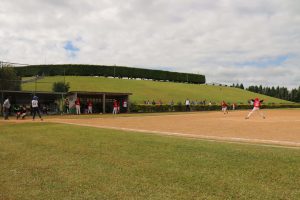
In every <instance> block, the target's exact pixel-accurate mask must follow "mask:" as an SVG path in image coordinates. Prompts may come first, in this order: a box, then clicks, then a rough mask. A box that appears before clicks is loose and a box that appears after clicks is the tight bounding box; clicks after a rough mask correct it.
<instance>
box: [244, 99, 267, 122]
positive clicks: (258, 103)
mask: <svg viewBox="0 0 300 200" xmlns="http://www.w3.org/2000/svg"><path fill="white" fill-rule="evenodd" d="M250 101H251V104H253V109H252V110H251V112H249V114H248V115H247V117H246V118H245V119H249V117H250V116H251V115H252V114H253V113H254V112H256V111H257V112H258V113H259V115H260V116H261V117H262V118H263V119H265V118H266V117H265V115H264V114H263V113H262V112H261V111H260V107H261V104H262V102H263V101H264V100H259V98H255V99H251V100H250Z"/></svg>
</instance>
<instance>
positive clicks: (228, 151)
mask: <svg viewBox="0 0 300 200" xmlns="http://www.w3.org/2000/svg"><path fill="white" fill-rule="evenodd" d="M0 128H1V129H0V130H1V131H0V162H1V165H0V199H272V200H274V199H299V198H300V167H299V166H300V150H299V149H288V148H276V147H264V146H256V145H247V144H229V143H222V142H209V141H201V140H194V139H185V138H177V137H168V136H159V135H151V134H141V133H133V132H122V131H114V130H106V129H97V128H92V127H79V126H71V125H63V124H51V123H27V124H8V123H6V124H5V123H4V122H2V123H1V122H0Z"/></svg>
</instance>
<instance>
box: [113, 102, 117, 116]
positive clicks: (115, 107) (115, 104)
mask: <svg viewBox="0 0 300 200" xmlns="http://www.w3.org/2000/svg"><path fill="white" fill-rule="evenodd" d="M113 107H114V109H113V114H114V115H115V114H117V113H118V101H117V100H115V99H114V103H113Z"/></svg>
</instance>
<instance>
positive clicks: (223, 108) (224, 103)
mask: <svg viewBox="0 0 300 200" xmlns="http://www.w3.org/2000/svg"><path fill="white" fill-rule="evenodd" d="M221 106H222V111H223V113H224V115H225V114H228V110H227V107H228V105H227V104H226V102H225V101H222V103H221Z"/></svg>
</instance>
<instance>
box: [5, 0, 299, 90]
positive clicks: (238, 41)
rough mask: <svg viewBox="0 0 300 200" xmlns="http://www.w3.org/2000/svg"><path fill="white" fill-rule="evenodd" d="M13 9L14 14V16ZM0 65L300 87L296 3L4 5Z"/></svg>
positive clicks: (137, 0)
mask: <svg viewBox="0 0 300 200" xmlns="http://www.w3.org/2000/svg"><path fill="white" fill-rule="evenodd" d="M12 10H13V12H11V11H12ZM0 26H1V27H4V28H1V29H0V43H1V45H0V55H1V57H0V60H5V61H10V62H18V63H27V64H59V63H72V64H74V63H77V64H100V65H121V66H133V67H141V68H150V69H164V70H170V71H178V72H190V73H200V74H204V75H206V79H207V81H208V82H217V83H224V84H232V83H243V84H244V85H246V86H247V85H253V84H256V85H264V86H273V85H274V86H276V85H280V86H287V87H289V88H292V87H298V86H299V85H300V83H299V80H300V66H299V63H300V51H299V49H300V1H296V0H251V1H241V0H214V1H212V0H185V1H182V0H172V1H166V0H152V1H148V0H128V1H123V0H110V1H108V0H89V1H85V0H77V1H71V0H43V1H39V0H27V1H23V0H1V7H0Z"/></svg>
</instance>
